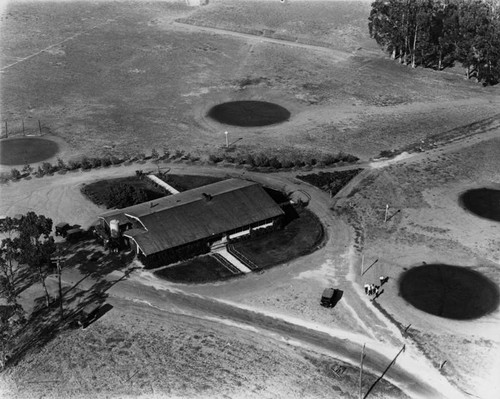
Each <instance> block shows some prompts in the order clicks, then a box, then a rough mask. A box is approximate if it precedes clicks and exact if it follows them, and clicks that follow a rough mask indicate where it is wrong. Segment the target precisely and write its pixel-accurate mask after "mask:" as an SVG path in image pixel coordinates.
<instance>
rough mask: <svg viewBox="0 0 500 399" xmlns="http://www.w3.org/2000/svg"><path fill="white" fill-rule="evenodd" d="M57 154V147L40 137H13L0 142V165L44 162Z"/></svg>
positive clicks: (52, 142) (54, 143)
mask: <svg viewBox="0 0 500 399" xmlns="http://www.w3.org/2000/svg"><path fill="white" fill-rule="evenodd" d="M58 152H59V145H58V144H57V143H56V142H54V141H52V140H49V139H45V138H41V137H14V138H9V139H4V140H0V164H1V165H25V164H30V163H35V162H41V161H45V160H46V159H49V158H52V157H53V156H54V155H56V154H57V153H58Z"/></svg>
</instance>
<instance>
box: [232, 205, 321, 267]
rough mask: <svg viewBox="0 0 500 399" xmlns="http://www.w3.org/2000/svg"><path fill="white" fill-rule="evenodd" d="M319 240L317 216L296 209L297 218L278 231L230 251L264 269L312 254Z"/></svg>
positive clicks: (236, 246)
mask: <svg viewBox="0 0 500 399" xmlns="http://www.w3.org/2000/svg"><path fill="white" fill-rule="evenodd" d="M323 237H324V231H323V226H322V224H321V222H320V221H319V219H318V218H317V216H316V215H315V214H314V213H312V212H311V211H309V210H307V209H299V210H298V218H295V219H293V220H292V221H291V222H290V223H288V224H287V225H286V226H285V227H284V228H283V229H282V230H276V231H273V232H270V233H268V234H265V235H262V236H260V237H255V238H250V239H249V240H245V241H240V242H237V243H235V244H234V247H235V248H236V250H237V251H239V252H241V253H242V254H243V255H244V256H246V257H247V258H248V259H250V260H251V261H252V262H253V263H255V264H256V265H257V266H259V267H263V268H265V267H270V266H274V265H278V264H281V263H285V262H288V261H290V260H292V259H295V258H297V257H299V256H302V255H306V254H308V253H311V252H313V251H314V250H315V249H316V248H317V247H318V245H319V244H320V243H321V241H322V239H323Z"/></svg>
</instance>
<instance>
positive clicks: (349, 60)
mask: <svg viewBox="0 0 500 399" xmlns="http://www.w3.org/2000/svg"><path fill="white" fill-rule="evenodd" d="M138 4H141V5H140V6H139V5H138ZM32 7H33V5H31V4H30V3H16V4H14V3H12V4H11V5H10V8H9V9H7V11H6V12H3V14H2V18H3V19H2V26H1V30H2V37H3V40H2V45H1V50H2V68H3V70H2V94H1V96H2V99H1V101H2V103H1V112H2V115H1V119H2V120H5V119H7V120H8V121H9V123H10V124H11V125H12V126H16V123H17V125H19V121H20V120H21V119H27V120H28V119H33V120H36V119H40V120H41V121H42V123H43V125H44V127H46V128H47V129H50V132H51V134H52V137H54V138H55V139H56V140H58V143H59V144H60V146H61V147H62V148H63V151H62V152H61V153H60V154H59V155H58V156H61V157H63V158H65V159H68V158H70V157H72V156H80V155H82V154H85V155H87V156H94V155H103V154H105V153H108V152H109V153H118V154H123V153H130V154H133V153H136V152H138V151H146V152H149V151H150V150H151V148H152V147H155V148H157V149H161V147H162V146H163V145H165V146H167V147H168V148H169V149H170V150H172V149H177V148H179V149H186V150H187V151H189V152H192V153H198V154H200V155H202V156H206V154H207V152H209V151H212V150H217V149H218V148H219V147H220V146H221V144H222V143H223V134H221V133H222V132H223V131H224V130H227V127H223V126H222V125H219V124H217V123H216V122H214V121H211V120H209V119H207V117H206V112H207V110H208V109H209V108H210V106H212V105H215V104H217V103H219V102H222V101H226V100H240V99H253V100H258V99H262V100H265V101H271V102H272V101H275V102H277V103H278V104H280V105H283V106H285V107H286V108H287V109H289V110H290V111H291V113H292V118H291V119H290V121H288V122H286V123H284V124H281V125H276V126H271V127H266V128H260V129H251V130H250V129H242V128H231V129H229V130H230V135H231V137H234V138H235V139H236V138H240V137H242V138H243V140H241V142H239V143H238V150H237V151H242V152H244V151H254V150H258V151H261V150H265V151H269V152H272V153H281V154H284V153H287V154H293V153H295V152H298V151H305V152H311V153H317V152H318V151H324V152H338V151H341V150H342V151H345V152H349V153H353V154H355V155H357V156H359V157H360V158H361V159H362V161H368V160H369V159H370V158H372V157H376V156H378V154H379V153H380V151H382V150H387V149H393V148H394V149H398V148H402V147H405V146H406V145H408V144H412V143H415V142H419V141H420V140H424V139H425V138H427V137H429V136H432V135H436V134H442V133H446V134H447V135H451V138H453V136H459V137H462V138H461V139H460V140H457V141H456V142H451V143H445V144H444V146H440V147H438V148H434V149H431V150H430V151H426V152H424V153H419V154H409V155H408V154H406V155H404V156H402V157H400V159H399V160H398V162H386V161H381V162H376V163H373V164H367V163H365V164H364V166H367V170H366V171H365V172H363V173H361V174H360V175H358V176H357V177H356V178H355V179H353V181H352V182H351V183H349V185H348V186H347V187H346V188H345V189H344V190H342V191H341V192H340V193H339V194H338V196H337V197H336V198H333V199H330V198H329V196H328V195H327V194H326V193H323V192H321V191H320V190H319V189H316V188H313V187H310V186H309V185H307V184H305V183H303V182H301V181H298V180H297V179H295V174H294V173H293V172H286V173H277V174H265V175H264V174H262V175H261V174H257V173H250V172H246V171H245V170H244V169H234V168H228V169H225V168H221V167H218V168H217V167H205V166H200V165H198V166H197V165H183V164H173V165H168V166H169V167H172V171H173V172H176V173H187V174H210V175H219V176H225V175H226V174H230V175H232V176H236V177H237V176H240V177H244V178H246V177H248V178H252V179H255V180H256V181H259V182H261V183H263V184H268V185H271V186H273V187H276V188H278V189H282V190H285V191H294V192H297V191H298V190H300V189H303V190H306V191H307V192H308V193H309V194H310V195H311V197H312V200H311V204H310V209H311V210H312V211H313V212H315V213H316V214H317V215H318V217H320V219H321V220H322V222H323V223H324V225H325V227H326V229H327V233H328V239H327V241H326V243H325V245H324V246H323V247H322V248H320V249H318V250H317V251H316V252H314V253H313V254H311V255H308V256H306V257H303V258H299V259H296V260H294V261H292V262H289V263H288V264H286V265H282V266H278V267H276V268H273V269H271V270H269V271H266V272H265V273H264V274H262V275H258V274H251V275H248V276H246V277H244V278H241V279H236V280H233V281H229V282H224V283H218V284H207V285H201V286H186V285H179V284H170V283H165V282H162V281H158V280H157V279H155V278H154V277H153V276H152V275H151V274H150V273H148V272H145V271H136V272H134V273H133V274H132V275H131V276H130V278H128V279H126V280H124V281H120V282H119V283H117V284H116V285H114V286H113V287H112V289H110V290H108V291H107V294H108V295H109V297H108V299H107V300H108V302H109V303H110V304H111V305H112V306H113V309H111V310H110V311H109V312H108V313H106V315H104V316H103V317H102V318H101V319H99V320H98V321H97V322H96V323H95V324H93V325H92V326H90V327H89V328H88V329H87V330H85V331H80V330H78V331H71V332H70V331H64V332H62V333H60V334H59V335H57V336H56V338H55V339H53V340H49V341H48V342H47V343H45V344H44V345H43V346H42V347H41V350H40V351H38V352H37V351H34V352H29V353H28V354H27V355H26V357H25V358H24V359H22V360H21V362H20V363H19V365H17V366H16V367H13V368H12V369H9V370H8V371H7V372H4V373H2V374H1V375H0V378H1V381H0V383H1V384H2V389H3V391H1V392H2V393H3V394H4V393H5V396H7V394H9V396H8V397H23V398H24V397H40V396H43V395H46V397H61V396H62V397H87V396H88V393H89V392H90V393H91V396H93V397H97V396H101V397H110V396H111V397H127V396H128V397H136V396H141V395H142V397H153V396H155V395H156V396H158V397H162V396H163V397H164V396H165V395H168V396H170V397H194V396H198V397H227V396H229V397H273V398H274V397H297V398H299V397H327V396H328V397H332V396H333V397H357V386H356V384H357V381H356V373H357V371H358V370H357V369H356V366H357V362H358V361H359V355H360V354H359V351H360V348H361V345H362V344H363V343H365V342H366V343H367V353H368V356H367V359H366V369H367V376H366V380H364V386H363V389H364V392H367V390H368V389H369V388H370V384H371V383H372V382H373V381H374V380H375V378H376V377H375V376H380V375H381V374H382V372H383V371H384V369H385V368H386V367H387V365H388V364H389V363H390V359H392V358H393V357H394V356H395V355H396V353H398V351H399V350H400V349H401V347H402V345H403V344H406V348H407V350H406V352H405V353H403V354H401V355H400V356H399V357H398V359H397V361H396V364H395V366H394V367H392V368H391V370H390V372H389V373H388V374H387V375H386V376H385V377H386V378H387V379H388V381H390V382H391V383H393V384H395V386H397V387H398V388H399V389H402V390H403V391H404V392H405V393H406V394H408V395H411V396H414V397H425V398H429V397H446V398H453V399H455V398H458V397H460V395H461V392H462V393H463V392H467V393H470V394H472V395H475V396H478V397H481V398H488V399H489V398H491V399H493V398H496V396H495V395H496V393H497V392H499V391H500V387H498V383H497V382H496V378H495V377H496V376H497V375H498V372H499V371H500V364H499V363H498V360H497V359H499V358H500V357H499V356H498V355H499V354H500V353H499V347H500V343H499V340H498V331H499V325H500V320H499V311H498V310H497V311H495V312H493V313H492V314H490V315H487V316H484V317H483V318H481V319H478V320H474V321H467V322H458V321H451V320H446V319H441V318H438V317H435V316H431V315H428V314H425V313H423V312H421V311H418V310H416V309H414V308H412V307H411V306H409V305H408V304H407V303H406V302H404V300H403V299H402V298H401V297H400V296H399V295H398V285H397V280H398V278H399V276H400V274H401V273H402V272H403V271H404V268H410V267H412V266H417V265H420V264H422V262H423V261H425V262H427V263H432V262H441V263H448V264H455V265H460V266H466V267H471V268H472V269H474V270H477V271H479V272H481V273H482V274H484V275H485V276H486V277H488V278H490V279H491V280H492V281H494V282H495V283H496V284H497V285H499V284H500V281H499V277H498V276H499V273H498V267H499V263H500V252H499V242H498V237H499V236H500V227H499V225H498V223H495V222H491V221H487V220H483V219H479V218H477V217H475V216H473V215H472V214H470V213H467V212H465V211H464V210H463V209H462V208H460V207H459V206H458V204H457V195H458V194H459V193H461V192H462V191H464V190H466V189H469V188H476V187H482V186H488V187H498V186H499V185H500V181H499V174H498V170H500V164H499V160H500V152H499V149H500V142H499V139H498V137H499V136H500V130H499V128H498V121H497V120H496V119H494V118H493V119H492V120H491V123H489V125H488V128H481V129H478V130H477V131H475V130H474V129H475V128H474V127H468V125H469V124H470V123H472V122H474V121H481V120H486V119H487V118H491V117H494V116H495V115H497V114H498V109H499V105H500V96H499V95H498V94H499V91H498V90H499V88H498V87H488V88H483V87H481V86H478V85H476V84H475V83H474V82H467V81H464V80H463V78H462V76H460V75H457V74H456V73H455V71H447V72H443V73H436V72H434V71H430V70H422V69H416V70H412V69H410V68H408V67H405V66H402V65H399V64H395V63H393V62H392V61H390V60H388V59H386V58H385V57H384V56H383V55H382V54H381V53H377V52H376V51H373V49H361V50H354V51H352V52H351V53H350V55H349V56H346V58H342V57H340V58H339V57H335V58H334V59H333V58H331V57H329V56H328V54H327V53H326V52H325V51H324V50H321V51H316V50H314V49H313V48H297V47H294V46H290V45H287V44H277V43H274V42H269V41H266V42H260V41H259V40H258V39H256V38H253V37H245V36H242V35H239V34H231V33H221V32H216V31H211V32H209V31H207V30H204V29H197V28H196V27H184V26H179V25H175V24H173V20H174V19H175V18H177V17H180V16H185V15H188V14H189V13H190V12H192V11H193V10H194V9H191V8H188V7H185V6H184V5H182V4H173V3H163V2H162V3H128V2H123V3H108V2H96V3H91V4H85V5H83V3H78V2H68V3H66V4H65V8H64V7H61V6H60V5H57V3H51V4H50V5H48V3H47V6H44V7H39V8H40V12H38V13H34V12H33V8H32ZM207 7H210V6H207ZM207 10H210V8H207ZM198 12H203V9H202V8H201V9H199V11H198ZM9 13H10V14H9ZM7 17H8V18H7ZM47 21H50V23H48V22H47ZM5 32H7V33H8V35H7V36H5V35H4V33H5ZM42 33H43V34H42ZM365 39H367V38H366V36H365V37H364V38H363V39H359V38H358V39H357V40H360V43H361V40H365ZM28 44H29V45H28ZM54 44H56V45H54ZM41 49H47V50H46V51H43V52H41V53H39V51H40V50H41ZM337 49H338V50H341V51H342V52H345V51H349V50H348V49H347V48H346V46H339V47H338V48H337ZM368 50H369V51H368ZM337 54H339V53H337ZM31 55H32V57H30V56H31ZM28 57H29V58H28ZM13 62H16V63H15V64H14V65H12V66H9V65H10V64H11V63H13ZM246 77H251V78H258V77H262V78H263V79H262V81H261V83H260V84H258V85H254V86H250V87H247V88H245V89H243V90H242V89H240V88H239V82H241V79H244V78H246ZM460 127H462V129H456V130H453V129H455V128H460ZM450 131H451V133H449V134H448V133H447V132H450ZM471 131H472V132H473V133H474V135H472V136H471V137H465V138H464V137H463V136H467V134H465V135H464V132H466V133H467V132H469V133H470V132H471ZM447 140H450V137H448V138H447ZM436 141H439V140H436ZM105 146H109V147H105ZM160 152H161V151H160ZM54 158H56V157H54ZM54 160H55V159H52V160H51V161H54ZM355 167H357V166H355ZM148 168H150V169H152V170H153V169H155V168H156V167H155V166H154V165H151V164H146V165H138V164H134V165H130V166H120V167H116V168H114V167H111V168H103V169H99V170H92V171H91V172H73V173H67V174H66V175H55V176H52V177H44V178H41V179H36V178H32V179H31V180H21V181H19V182H17V183H13V182H10V183H8V184H6V185H2V186H0V214H7V215H14V214H16V213H25V212H27V211H31V210H33V211H35V212H37V213H40V214H44V215H46V216H48V217H50V218H52V219H53V220H54V222H55V223H57V222H59V221H66V222H69V223H74V224H76V223H78V224H81V225H82V226H84V227H86V226H88V225H90V224H91V223H92V222H93V221H94V220H95V218H96V215H98V214H99V213H101V212H103V211H104V209H102V208H99V207H97V206H95V205H94V204H92V203H91V202H90V201H88V200H86V199H85V198H84V197H83V196H82V195H81V193H80V191H79V188H80V185H81V184H83V183H88V182H91V181H94V180H99V179H102V178H111V177H120V176H127V175H131V174H134V171H135V170H137V169H148ZM8 169H10V168H6V167H1V170H2V171H5V170H8ZM301 173H302V172H301ZM386 204H389V205H390V211H391V212H392V211H396V210H401V212H399V213H398V214H397V215H395V216H394V217H393V218H392V219H391V220H390V221H389V222H388V223H386V224H384V223H383V218H384V211H385V207H386ZM75 250H76V249H75ZM77 251H78V253H79V254H80V255H81V257H77V258H75V259H73V261H74V264H71V263H70V262H69V263H70V264H68V265H67V269H65V272H64V279H65V281H66V284H68V286H69V285H70V284H76V283H77V282H78V281H79V280H80V279H81V278H83V277H84V274H85V273H84V272H83V268H82V267H81V264H80V263H81V260H80V258H82V257H85V256H87V255H90V253H91V252H88V253H87V252H86V251H87V249H85V248H79V249H77ZM361 254H364V262H365V267H366V266H367V265H370V264H371V263H372V262H373V261H374V260H375V259H378V262H377V263H376V264H375V265H374V266H373V267H372V268H371V269H370V270H368V271H367V272H366V273H365V274H364V275H363V277H361V276H360V268H361ZM123 263H125V262H123ZM115 266H116V269H120V270H121V271H115V272H112V273H110V271H109V270H108V271H106V273H105V274H106V276H101V277H100V278H106V279H108V280H110V281H117V280H118V279H119V278H120V277H121V276H122V275H123V270H124V269H125V267H126V266H127V265H126V264H117V265H115ZM381 274H382V275H386V276H389V277H390V280H389V282H388V284H387V285H386V286H384V293H383V294H382V295H381V296H380V297H379V298H378V299H377V302H376V304H375V303H372V302H371V301H370V300H369V298H368V297H367V296H365V295H364V293H363V292H362V285H363V284H364V283H365V282H376V281H377V280H378V277H379V275H381ZM78 284H79V285H78V289H82V290H83V291H81V292H82V295H88V292H85V291H84V290H85V289H95V287H94V285H95V284H102V282H101V283H99V282H98V281H94V280H91V279H90V278H88V279H85V280H84V281H83V282H79V283H78ZM49 285H50V287H51V290H55V287H56V282H55V281H54V279H51V280H50V284H49ZM328 286H335V287H337V288H340V289H342V290H343V291H344V296H343V298H342V300H341V301H340V302H339V304H338V305H337V306H336V307H335V308H334V309H324V308H321V307H320V306H319V304H318V302H319V296H320V293H321V292H322V290H323V289H324V288H325V287H328ZM78 292H80V291H78ZM40 297H42V291H41V290H40V287H39V286H38V285H37V284H35V285H33V286H32V287H30V288H29V289H27V290H26V291H25V292H24V293H23V301H25V303H26V309H27V310H31V309H32V308H33V298H40ZM75 297H76V292H75ZM75 301H76V302H77V300H76V299H75ZM409 324H411V327H410V328H409V329H408V332H409V336H404V335H403V334H402V333H401V329H402V328H405V327H406V326H408V325H409ZM311 331H312V332H311ZM118 340H119V341H118ZM325 342H326V343H332V346H331V348H326V347H325ZM228 343H229V345H228ZM285 343H287V344H285ZM339 359H341V360H342V362H341V360H339ZM445 360H446V364H445V365H444V367H443V368H442V369H441V370H439V366H441V365H442V364H443V362H444V361H445ZM343 362H345V363H343ZM332 364H334V365H335V367H336V366H338V365H343V366H345V367H346V369H345V374H342V376H343V377H341V378H337V377H336V375H335V373H333V374H332V372H331V365H332ZM208 373H210V375H209V374H208ZM368 373H373V374H372V375H371V376H368ZM409 373H413V375H412V377H411V378H410V377H409ZM35 376H36V378H35ZM40 376H41V377H43V378H39V377H40ZM42 379H43V381H42ZM53 381H57V382H53ZM448 381H449V382H451V384H452V385H450V384H449V383H448ZM385 384H386V385H383V386H382V385H377V389H374V390H373V391H372V392H371V393H370V397H372V396H373V397H377V395H378V397H402V393H401V392H400V391H398V390H397V388H394V387H390V386H389V384H388V383H387V382H386V383H385ZM3 387H6V388H5V389H4V388H3ZM455 387H457V388H458V390H456V388H455Z"/></svg>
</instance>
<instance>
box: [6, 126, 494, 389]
mask: <svg viewBox="0 0 500 399" xmlns="http://www.w3.org/2000/svg"><path fill="white" fill-rule="evenodd" d="M495 134H497V132H496V131H492V132H489V133H487V134H485V135H476V136H474V137H473V138H472V139H471V138H468V139H465V140H463V141H459V142H453V143H451V144H449V146H450V147H446V146H445V147H443V148H441V151H445V150H447V149H448V148H457V147H459V146H466V145H470V144H472V143H473V142H475V141H480V140H486V139H488V138H490V137H491V136H492V135H493V136H494V135H495ZM433 151H434V150H433ZM450 151H451V150H450ZM438 153H439V151H434V152H430V153H429V154H424V153H421V154H416V155H414V157H423V156H428V157H430V156H433V155H434V154H438ZM383 166H385V164H383V165H382V167H383ZM168 167H169V168H171V173H179V174H182V173H184V174H207V175H219V176H225V175H228V176H236V177H242V178H251V179H254V180H256V181H259V182H261V183H262V184H265V185H270V186H273V187H276V188H279V189H282V190H284V191H287V192H290V191H295V190H304V189H305V190H306V191H307V192H308V193H309V195H310V196H311V202H310V205H309V206H310V208H311V210H312V211H313V212H315V213H316V214H317V215H318V217H319V218H320V219H321V220H322V222H323V223H324V225H325V226H326V227H327V231H328V239H327V242H326V243H325V245H324V247H323V248H321V249H320V250H318V251H316V252H314V253H313V254H311V255H308V256H306V257H303V258H300V259H298V260H295V261H293V262H290V264H288V265H286V266H284V267H277V268H274V269H271V270H269V271H268V272H266V273H265V274H264V275H261V276H259V275H251V276H248V278H246V279H245V280H244V281H243V280H235V281H234V282H228V283H224V284H213V285H205V286H200V287H188V286H182V285H175V284H170V283H165V282H160V281H158V280H156V279H155V278H153V277H152V276H151V274H148V273H146V272H142V274H141V275H138V276H135V277H133V278H132V279H130V280H129V281H126V282H123V283H120V284H119V285H117V286H115V287H114V288H113V289H112V290H111V291H110V294H111V295H112V296H113V297H115V298H122V299H126V300H132V301H133V300H135V301H143V303H145V304H148V306H153V307H155V308H159V309H163V310H165V311H170V312H178V313H179V314H190V315H194V316H196V317H209V318H210V320H212V321H213V320H216V321H218V322H220V323H228V322H231V323H233V322H234V323H237V324H239V325H241V326H244V328H247V329H248V328H250V329H256V330H257V331H258V332H259V333H262V334H269V335H270V336H274V337H275V338H276V339H279V340H284V341H286V342H289V343H291V344H293V345H298V346H301V345H306V346H314V347H315V348H316V349H317V350H320V351H321V352H322V353H329V354H330V355H331V356H339V357H340V358H342V359H344V360H346V361H349V362H350V363H351V364H356V362H357V359H358V357H359V346H360V344H361V343H365V342H369V343H370V345H369V348H370V358H371V360H369V361H368V362H367V367H369V368H370V369H371V370H372V371H374V372H381V371H383V368H384V367H385V366H386V365H387V363H388V361H389V359H390V358H391V356H394V354H395V353H397V350H398V348H400V347H401V346H402V344H403V343H404V342H405V340H404V339H403V338H402V337H401V335H400V334H399V331H398V330H397V329H396V328H395V327H394V326H393V325H392V324H391V323H390V322H389V321H388V320H387V319H385V317H384V316H383V315H382V314H381V313H379V311H378V310H377V309H375V308H374V307H373V306H372V304H371V303H370V302H369V301H368V299H367V297H366V296H365V295H364V294H363V293H362V292H361V289H360V286H359V285H358V281H359V279H357V278H356V275H357V272H358V269H359V256H358V255H357V254H356V251H355V248H354V245H353V241H352V233H351V231H350V228H349V227H348V226H347V225H346V224H345V222H343V221H342V220H339V219H338V218H337V217H335V216H334V215H333V213H332V211H331V209H330V208H331V206H332V205H333V201H332V200H331V199H330V198H329V196H328V195H327V194H326V193H324V192H322V191H321V190H319V189H316V188H313V187H311V186H309V185H307V184H305V183H303V182H301V181H299V180H297V179H296V178H295V175H296V172H282V173H273V174H261V173H252V172H248V171H246V170H244V169H233V168H231V169H229V168H221V167H213V166H198V165H184V164H172V165H169V166H168ZM357 167H359V165H350V166H344V167H341V168H338V169H342V170H345V169H352V168H357ZM137 169H143V170H147V169H151V170H154V169H156V166H155V165H152V164H144V165H129V166H121V167H117V168H105V169H100V170H93V171H91V172H75V173H68V174H66V175H55V176H52V177H45V178H41V179H32V180H30V181H26V180H23V181H20V182H17V183H10V184H9V185H8V186H4V187H2V192H1V205H0V213H1V214H14V213H23V212H26V211H27V210H36V211H37V212H39V213H42V214H45V215H47V216H49V217H51V218H53V220H54V221H55V222H57V221H60V220H66V221H68V222H71V223H79V224H82V225H83V226H86V225H88V224H90V223H91V222H92V221H93V220H95V216H96V214H99V213H100V212H102V211H103V210H104V209H101V208H99V207H96V206H95V205H93V204H92V203H90V201H88V200H86V199H85V198H84V197H83V196H82V195H81V194H80V191H79V187H80V185H81V184H83V183H88V182H91V181H93V180H99V179H103V178H111V177H119V176H126V175H130V174H133V173H134V171H135V170H137ZM338 169H337V170H338ZM323 170H325V169H323ZM329 170H336V169H335V168H331V169H329ZM370 173H371V171H370V170H367V171H366V172H363V174H361V175H359V176H358V177H357V178H356V179H355V180H354V181H353V182H351V184H349V185H348V186H347V187H346V188H345V189H344V190H343V191H342V192H341V193H340V196H343V195H346V194H347V193H348V191H349V190H351V189H354V188H355V187H356V185H357V184H359V183H360V182H361V181H363V179H364V178H365V177H366V176H365V175H369V174H370ZM75 208H76V209H79V212H78V213H77V214H75V211H74V210H75ZM68 277H69V276H68ZM71 280H72V279H69V280H68V282H76V281H71ZM324 285H335V286H338V287H341V288H342V289H343V290H344V298H343V301H341V303H340V304H339V305H340V306H338V307H337V308H336V309H335V310H336V311H335V313H334V314H331V313H330V314H328V318H330V319H331V318H332V317H333V320H334V321H335V324H332V323H328V322H326V323H325V313H322V310H320V309H319V306H317V303H316V302H317V294H318V292H319V287H321V286H324ZM145 286H150V287H151V288H153V289H150V290H145V289H144V287H145ZM293 295H296V300H295V301H290V302H288V301H286V300H283V301H281V303H277V302H271V303H270V302H269V300H276V299H278V300H279V299H280V298H281V299H286V298H292V297H293ZM300 295H303V296H300ZM302 302H303V305H301V306H299V307H297V306H295V305H296V304H297V303H302ZM166 304H168V306H167V308H165V306H166ZM208 314H209V316H208ZM228 320H230V321H228ZM318 348H319V349H318ZM331 348H335V350H333V351H332V349H331ZM407 350H408V352H407V356H405V357H401V358H398V362H397V365H398V366H400V367H397V368H394V370H393V371H391V372H390V373H389V374H387V378H389V379H390V380H391V381H393V382H394V383H395V384H396V385H397V386H399V387H401V388H402V389H404V390H405V391H407V392H411V393H412V394H413V395H414V396H416V397H439V396H445V397H460V394H459V393H458V392H456V391H455V389H454V388H453V387H451V385H450V384H449V383H448V382H447V381H446V379H445V378H444V377H443V376H441V374H440V373H439V372H438V371H437V370H436V369H435V368H434V367H433V366H432V365H431V364H430V362H429V361H428V360H427V359H426V358H425V357H423V356H422V355H421V354H420V352H419V351H418V350H416V349H415V348H414V347H412V346H411V345H407ZM415 370H418V373H415Z"/></svg>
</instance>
